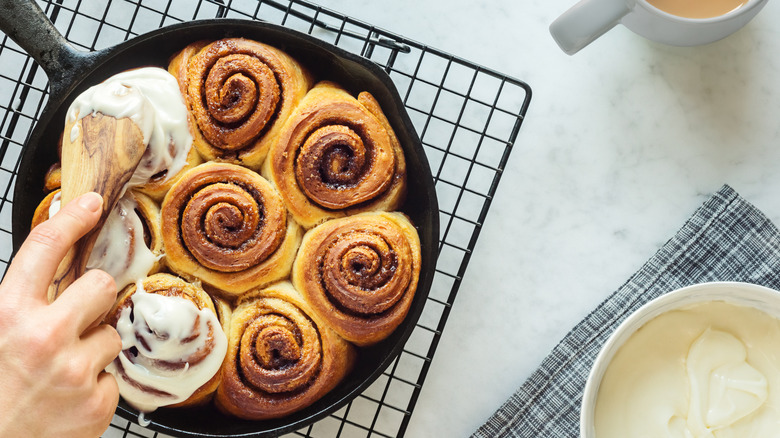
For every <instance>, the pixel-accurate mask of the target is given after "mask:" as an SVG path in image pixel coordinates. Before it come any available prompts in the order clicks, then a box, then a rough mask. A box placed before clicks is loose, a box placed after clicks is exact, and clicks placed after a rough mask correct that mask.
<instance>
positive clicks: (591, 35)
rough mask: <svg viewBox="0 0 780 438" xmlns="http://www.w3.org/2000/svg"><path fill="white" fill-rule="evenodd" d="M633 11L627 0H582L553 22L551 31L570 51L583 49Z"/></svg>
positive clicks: (571, 52) (566, 49)
mask: <svg viewBox="0 0 780 438" xmlns="http://www.w3.org/2000/svg"><path fill="white" fill-rule="evenodd" d="M629 12H631V8H630V7H629V5H628V2H627V1H626V0H580V2H579V3H577V4H576V5H574V6H572V7H571V8H570V9H569V10H568V11H566V12H564V13H563V14H561V16H560V17H558V18H556V19H555V21H553V22H552V24H551V25H550V33H551V34H552V37H553V39H554V40H555V42H556V43H558V46H559V47H560V48H561V50H563V51H564V52H566V54H568V55H573V54H575V53H577V52H579V51H580V50H581V49H582V48H583V47H585V46H587V45H588V44H590V43H592V42H593V41H594V40H595V39H596V38H598V37H600V36H601V35H603V34H604V33H605V32H607V31H608V30H610V29H612V28H613V27H615V25H616V24H618V23H619V22H620V20H621V19H622V18H623V17H624V16H626V14H628V13H629Z"/></svg>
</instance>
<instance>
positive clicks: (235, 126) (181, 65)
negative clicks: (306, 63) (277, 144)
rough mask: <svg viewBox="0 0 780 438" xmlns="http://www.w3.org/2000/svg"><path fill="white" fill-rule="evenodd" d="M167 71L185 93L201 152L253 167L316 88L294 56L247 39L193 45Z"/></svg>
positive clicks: (178, 55)
mask: <svg viewBox="0 0 780 438" xmlns="http://www.w3.org/2000/svg"><path fill="white" fill-rule="evenodd" d="M168 71H169V72H171V73H172V74H173V75H174V76H176V77H177V78H178V80H179V84H180V88H181V89H182V91H183V92H184V96H185V98H186V101H187V104H188V106H189V108H190V111H191V114H192V118H191V122H192V123H191V131H192V134H193V137H194V139H195V147H196V148H197V149H198V151H199V152H200V154H201V155H202V156H203V157H204V158H205V159H206V160H209V161H213V160H222V161H229V162H233V163H240V164H243V165H245V166H247V167H250V168H253V169H259V168H260V165H261V164H262V162H263V160H264V159H265V156H266V154H267V153H268V148H269V146H270V145H271V143H272V142H273V141H274V140H275V138H276V136H277V135H278V133H279V130H280V128H281V125H282V123H283V122H284V120H286V119H287V117H288V116H289V114H290V112H291V111H292V109H293V108H294V107H295V106H296V105H297V104H298V102H299V101H300V100H301V99H302V98H303V96H304V95H305V94H306V91H307V90H308V89H309V87H310V86H311V81H310V78H309V74H308V73H307V72H306V71H305V70H304V69H303V68H302V67H301V66H300V64H298V62H297V61H295V60H294V59H293V58H291V57H290V56H288V55H287V54H286V53H284V52H282V51H281V50H278V49H276V48H274V47H271V46H268V45H266V44H262V43H259V42H256V41H252V40H248V39H244V38H226V39H222V40H219V41H215V42H212V43H206V42H204V41H199V42H196V43H193V44H192V45H190V46H188V47H186V48H185V49H183V50H182V51H181V52H179V53H178V54H177V55H176V56H174V58H173V59H172V60H171V63H170V64H169V67H168Z"/></svg>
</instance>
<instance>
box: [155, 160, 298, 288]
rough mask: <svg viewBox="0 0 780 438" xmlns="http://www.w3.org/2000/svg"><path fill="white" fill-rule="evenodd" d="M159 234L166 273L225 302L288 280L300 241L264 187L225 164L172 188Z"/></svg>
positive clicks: (198, 170) (207, 167)
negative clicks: (205, 287)
mask: <svg viewBox="0 0 780 438" xmlns="http://www.w3.org/2000/svg"><path fill="white" fill-rule="evenodd" d="M162 233H163V241H164V245H165V252H166V263H167V265H168V266H169V267H170V268H171V269H172V270H173V271H175V272H177V273H179V274H180V275H183V276H185V277H192V278H198V279H200V280H202V281H203V282H204V283H208V284H210V285H211V286H214V287H215V288H216V289H217V290H219V291H220V293H221V294H222V295H223V296H224V297H225V298H229V299H233V298H235V297H237V296H238V295H240V294H241V293H243V292H246V291H248V290H249V289H252V288H254V287H258V286H261V285H265V284H269V283H271V282H273V281H276V280H280V279H282V278H285V277H287V276H288V275H289V273H290V268H291V266H292V262H293V259H294V258H295V252H296V251H297V249H298V245H299V243H300V239H301V234H302V233H301V230H300V227H299V226H298V224H296V223H295V221H293V220H292V219H290V218H288V214H287V211H286V210H285V209H284V204H283V203H282V200H281V198H280V197H279V194H278V193H277V192H276V190H275V189H274V188H273V186H271V184H270V183H269V182H268V181H266V180H265V179H264V178H263V177H261V176H260V175H259V174H257V173H255V172H254V171H252V170H250V169H247V168H244V167H241V166H238V165H235V164H228V163H204V164H201V165H200V166H198V167H195V168H194V169H192V170H190V171H189V172H187V173H186V174H185V175H184V176H183V177H182V178H181V179H180V180H179V181H178V182H177V183H176V184H175V185H174V186H173V187H172V188H171V190H170V191H169V192H168V194H167V195H166V196H165V199H164V201H163V204H162Z"/></svg>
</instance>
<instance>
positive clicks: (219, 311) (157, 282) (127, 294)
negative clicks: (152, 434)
mask: <svg viewBox="0 0 780 438" xmlns="http://www.w3.org/2000/svg"><path fill="white" fill-rule="evenodd" d="M142 284H143V290H144V291H145V292H147V293H154V294H159V295H164V296H175V297H180V298H184V299H186V300H188V301H191V302H192V303H194V304H195V306H196V307H197V308H198V309H199V310H203V309H209V310H211V311H212V312H214V314H215V315H217V318H218V319H219V321H220V324H221V326H222V329H223V331H224V330H225V329H226V328H227V327H228V326H229V325H230V307H229V306H228V305H227V304H226V303H225V302H223V301H220V300H212V297H210V296H209V295H208V294H207V293H206V292H205V291H204V290H203V289H202V288H201V287H200V286H199V285H198V284H193V283H189V282H187V281H185V280H184V279H182V278H179V277H177V276H175V275H171V274H165V273H159V274H154V275H151V276H149V277H147V278H145V279H144V280H143V282H142ZM137 290H138V289H137V287H136V285H135V284H133V285H131V286H129V287H127V288H125V290H124V292H123V293H122V294H121V295H120V296H119V297H118V298H117V300H116V302H115V303H114V306H113V307H112V308H111V310H110V311H109V312H108V314H107V315H106V317H105V319H104V320H103V322H105V323H106V324H109V325H111V326H112V327H114V328H116V325H117V322H118V321H119V317H120V315H121V313H122V310H123V309H124V308H126V307H130V308H132V306H133V303H132V300H131V298H132V296H133V294H135V293H136V291H137ZM120 354H130V353H127V352H124V351H123V352H122V353H120ZM197 354H198V356H197V357H188V358H183V359H182V361H181V366H182V367H184V366H185V365H184V364H185V363H189V364H190V365H192V364H194V363H197V362H199V361H201V360H203V357H204V356H205V355H208V354H211V350H210V349H206V350H199V351H198V352H197ZM131 361H132V359H131ZM223 362H224V361H223ZM166 366H168V367H171V366H175V365H172V364H168V365H166ZM220 379H221V374H220V373H219V372H217V373H216V374H215V375H214V377H212V378H211V379H210V380H209V381H208V382H206V383H204V384H203V385H202V386H201V387H200V388H198V389H197V390H196V391H195V392H194V393H193V394H192V395H191V396H190V397H189V398H188V399H187V400H184V401H182V402H180V403H176V404H173V405H170V407H187V406H196V405H202V404H205V403H207V402H208V401H210V400H211V398H212V397H213V395H214V392H215V391H216V390H217V387H218V386H219V383H220Z"/></svg>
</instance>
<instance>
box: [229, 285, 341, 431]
mask: <svg viewBox="0 0 780 438" xmlns="http://www.w3.org/2000/svg"><path fill="white" fill-rule="evenodd" d="M229 333H230V336H229V340H228V354H227V357H228V359H227V361H226V363H225V366H224V367H223V369H222V383H221V385H220V387H219V388H218V390H217V395H216V403H217V406H218V407H219V408H220V409H222V410H223V411H226V412H228V413H231V414H233V415H235V416H237V417H240V418H245V419H249V420H263V419H269V418H278V417H282V416H284V415H287V414H289V413H292V412H295V411H297V410H299V409H302V408H304V407H306V406H308V405H310V404H311V403H313V402H314V401H316V400H317V399H319V398H320V397H322V396H323V395H324V394H325V393H326V392H328V391H330V390H331V389H333V388H334V387H335V386H336V385H337V384H338V383H339V382H340V381H341V380H342V379H343V378H344V376H345V375H346V374H347V373H348V372H349V371H350V370H351V368H352V366H353V364H354V361H355V350H354V347H353V346H352V345H350V344H349V343H348V342H346V341H344V340H343V339H341V338H340V337H339V336H338V335H336V333H334V332H333V331H332V330H331V329H329V328H328V327H327V326H326V325H324V324H322V323H321V322H320V320H319V319H318V318H317V317H316V316H315V315H314V314H313V313H312V312H311V310H310V308H309V306H308V304H307V303H306V302H305V301H304V300H303V299H302V298H301V297H300V295H299V294H298V293H297V291H295V289H294V288H293V287H292V285H291V284H290V283H289V282H282V283H276V284H274V285H272V286H270V287H269V288H267V289H265V290H262V291H260V292H256V293H253V294H251V295H249V296H246V297H244V298H242V299H241V300H240V301H239V303H238V307H237V308H236V309H235V311H234V312H233V317H232V320H231V325H230V331H229Z"/></svg>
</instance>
